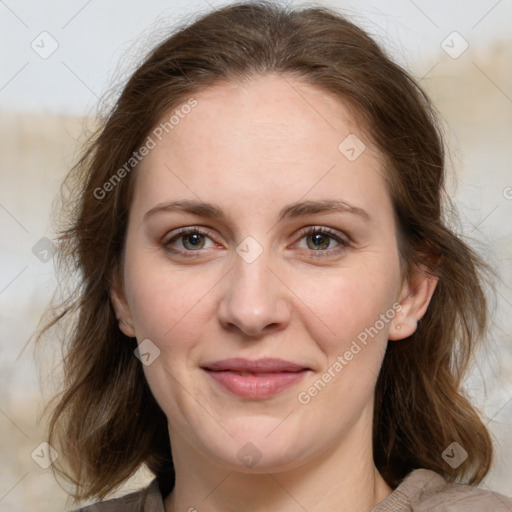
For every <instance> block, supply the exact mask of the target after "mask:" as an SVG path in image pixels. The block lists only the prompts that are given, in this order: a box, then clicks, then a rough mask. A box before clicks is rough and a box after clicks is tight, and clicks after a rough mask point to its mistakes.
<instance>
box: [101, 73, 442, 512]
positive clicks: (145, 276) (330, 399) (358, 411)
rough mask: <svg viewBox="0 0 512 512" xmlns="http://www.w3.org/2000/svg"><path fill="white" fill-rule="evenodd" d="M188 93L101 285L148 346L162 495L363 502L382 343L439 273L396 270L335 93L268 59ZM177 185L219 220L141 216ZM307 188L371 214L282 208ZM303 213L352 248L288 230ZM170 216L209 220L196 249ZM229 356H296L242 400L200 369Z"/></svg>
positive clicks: (380, 491)
mask: <svg viewBox="0 0 512 512" xmlns="http://www.w3.org/2000/svg"><path fill="white" fill-rule="evenodd" d="M194 97H195V98H196V99H197V102H198V104H197V106H196V107H195V108H194V109H193V110H192V111H191V112H190V114H188V115H187V116H186V117H185V118H184V119H182V120H181V121H180V123H179V125H177V126H175V127H174V129H173V130H172V131H169V133H168V134H165V137H164V138H163V139H162V141H159V142H158V144H157V146H156V147H155V148H154V149H152V150H151V151H150V152H149V154H148V155H147V156H146V157H145V158H144V160H143V161H142V163H141V165H140V168H139V170H138V176H137V184H136V189H135V195H134V199H133V204H132V207H131V210H130V217H129V224H128V230H127V238H126V245H125V251H126V252H125V263H124V267H123V275H122V276H121V278H120V279H119V281H118V283H117V284H116V285H115V286H114V287H113V289H112V293H111V296H112V302H113V305H114V308H115V311H116V314H117V317H118V319H119V325H120V328H121V330H122V331H123V332H124V333H125V334H126V335H128V336H135V337H136V338H137V340H138V343H139V344H140V343H141V342H142V341H143V340H145V339H149V340H151V342H152V344H154V345H152V346H156V347H158V349H159V350H160V354H159V356H158V357H157V358H156V359H155V360H154V361H153V362H152V363H151V364H149V365H145V366H144V367H143V368H144V372H145V375H146V377H147V380H148V383H149V385H150V388H151V390H152V392H153V394H154V396H155V398H156V400H157V401H158V403H159V404H160V406H161V407H162V409H163V411H164V412H165V414H166V416H167V418H168V420H169V435H170V440H171V446H172V449H173V457H174V463H175V468H176V474H177V480H176V486H175V488H174V490H173V492H172V493H171V494H170V495H169V496H168V497H167V498H166V500H165V507H166V511H167V512H177V511H187V510H194V508H195V509H197V510H198V511H200V512H214V511H219V512H220V511H223V512H226V511H235V510H236V511H238V510H241V509H243V510H246V511H250V512H255V511H266V512H269V511H270V512H272V511H275V512H277V511H279V512H292V511H293V512H295V511H303V510H304V509H306V510H308V511H309V512H316V511H323V512H325V511H331V510H351V511H352V510H359V511H368V510H371V508H372V507H374V506H375V505H376V504H377V503H378V502H380V501H381V500H383V499H384V498H385V497H386V496H388V495H389V494H390V493H391V492H392V489H391V488H390V487H389V486H388V485H387V484H386V483H385V481H384V480H383V478H382V477H381V475H380V474H379V472H378V471H377V469H376V467H375V465H374V462H373V456H372V418H373V403H374V402H373V401H374V390H375V385H376V380H377V376H378V373H379V369H380V366H381V364H382V360H383V356H384V352H385V349H386V344H387V341H388V339H402V338H405V337H407V336H409V335H410V334H412V333H413V332H414V330H415V329H416V324H417V321H418V319H420V318H421V317H422V316H423V315H424V313H425V310H426V308H427V307H428V303H429V300H430V298H431V296H432V293H433V291H434V288H435V285H436V282H435V280H434V279H433V278H430V277H428V276H426V275H425V274H424V273H422V272H421V269H418V271H417V273H416V276H415V278H414V279H413V280H412V281H410V282H406V283H403V282H402V276H401V275H400V268H399V255H398V248H397V239H396V232H395V224H394V219H393V210H392V204H391V201H390V198H389V195H388V193H387V190H386V187H385V184H384V180H383V177H382V176H383V172H384V170H383V167H382V164H381V160H382V159H381V155H379V153H378V152H377V151H376V150H375V149H374V148H373V147H372V145H371V143H370V141H369V140H368V137H367V136H366V135H365V133H364V131H362V130H361V128H360V127H359V125H358V124H357V123H356V122H355V120H354V119H353V117H352V116H351V114H350V112H349V110H348V109H347V108H346V106H345V105H343V104H342V103H341V102H340V101H339V100H338V99H336V98H334V97H331V96H330V95H327V94H325V93H324V92H322V91H320V90H319V89H317V88H314V87H312V86H310V85H307V84H306V83H304V82H302V81H300V80H298V79H293V78H291V77H286V78H285V77H282V76H273V75H266V76H262V77H257V78H253V79H251V80H250V81H249V82H245V83H243V84H240V83H223V84H218V85H216V86H213V87H209V88H208V89H206V90H204V91H202V92H200V93H199V94H197V95H195V96H194ZM166 118H168V116H164V117H163V118H162V119H166ZM352 133H353V134H356V135H357V137H358V138H359V139H360V140H362V141H363V142H364V143H365V145H366V150H365V151H363V153H362V154H361V155H360V156H359V157H358V158H357V159H356V160H355V161H349V160H348V159H347V158H346V157H345V155H344V154H342V153H341V152H340V151H339V150H338V145H339V144H340V142H342V141H343V140H344V139H345V137H347V135H349V134H352ZM179 199H191V200H201V201H206V202H211V203H215V204H216V205H218V206H219V207H220V208H222V209H223V210H224V212H225V214H226V219H225V220H219V219H211V218H205V217H203V216H200V215H196V214H190V213H184V212H176V211H174V212H172V211H160V212H158V213H154V214H152V215H151V214H150V215H149V216H146V218H144V216H145V214H146V213H147V212H148V211H149V210H151V209H153V208H155V207H156V206H158V205H162V204H165V203H167V202H169V201H174V200H179ZM320 199H342V200H343V201H345V202H346V203H349V204H350V205H353V206H357V207H358V208H361V209H364V210H365V211H366V212H367V214H368V216H369V219H368V220H366V219H364V218H363V217H361V216H360V215H356V214H353V213H348V212H341V213H340V212H333V211H330V212H327V213H325V212H324V213H317V214H308V215H305V216H300V217H297V218H289V219H284V220H279V219H278V215H279V212H280V210H281V208H283V207H284V206H286V205H288V204H290V203H294V202H298V201H306V200H320ZM307 226H315V227H318V228H319V231H320V234H322V228H324V229H325V228H331V229H332V230H333V231H334V232H335V234H336V236H339V237H340V238H341V239H344V240H346V241H348V246H346V247H345V246H344V245H342V244H340V243H339V242H337V241H336V240H335V239H334V238H329V237H327V238H325V236H327V235H324V238H323V239H320V241H318V240H317V241H315V240H314V237H313V236H309V237H308V236H305V235H301V234H300V232H301V230H303V228H305V227H307ZM182 227H196V228H202V229H207V231H208V232H209V235H205V236H204V237H199V244H198V245H199V250H198V249H196V248H195V246H194V245H192V243H191V242H190V236H189V237H188V238H187V237H186V236H185V237H181V238H177V239H174V241H171V242H169V240H170V239H171V238H173V236H174V234H176V231H177V229H178V228H182ZM317 234H318V233H317ZM248 236H251V237H253V238H254V239H255V240H256V241H257V242H258V244H259V245H260V247H261V250H262V253H261V254H260V255H259V257H258V258H256V259H255V260H254V261H252V262H251V263H248V262H247V261H246V260H245V259H244V258H243V257H241V256H239V254H238V253H237V251H236V249H237V247H238V246H240V244H241V243H242V242H243V241H244V239H246V237H248ZM184 238H187V240H184ZM194 240H195V241H196V242H197V239H194ZM166 243H168V244H170V247H172V248H174V249H175V250H181V251H182V252H186V251H188V253H192V252H193V253H194V254H193V257H189V258H187V257H185V256H180V255H178V254H174V253H172V252H169V250H168V249H166V245H165V244H166ZM184 244H186V245H184ZM242 246H243V244H242ZM318 246H320V249H315V248H316V247H318ZM251 250H254V248H253V249H251ZM319 252H323V257H322V255H318V253H319ZM393 304H395V305H396V304H399V305H400V311H399V312H396V314H395V315H394V317H393V318H392V319H391V320H388V321H387V322H384V324H385V325H384V327H383V328H382V329H380V330H379V332H378V334H377V335H375V336H374V337H373V338H370V341H369V342H368V343H367V345H366V346H362V345H361V346H362V349H361V350H360V351H359V352H358V353H357V355H355V356H354V357H353V359H352V360H351V361H349V362H348V363H347V364H346V365H345V366H344V367H343V369H342V371H340V372H339V373H336V377H334V378H332V379H331V381H330V382H329V383H328V384H327V385H326V386H325V387H324V388H323V389H321V391H320V392H318V394H317V395H316V396H314V397H312V398H311V400H310V401H309V403H307V404H302V403H300V402H299V400H298V398H297V396H298V393H299V392H303V391H307V390H308V388H309V387H310V386H311V385H312V384H313V383H314V382H315V381H317V380H318V379H319V378H320V377H321V376H322V374H323V373H324V372H326V371H327V370H328V368H329V367H331V366H332V364H333V363H334V362H335V361H336V360H337V357H338V356H339V355H343V354H344V353H345V352H346V351H347V350H348V349H349V348H350V345H351V343H352V341H353V340H355V339H356V338H357V336H358V334H360V333H361V332H363V331H364V330H365V328H368V327H370V326H374V325H375V323H376V321H377V320H378V319H379V315H381V314H384V313H385V312H387V311H390V310H393ZM397 327H398V328H397ZM230 357H245V358H248V359H258V358H260V357H277V358H281V359H285V360H288V361H292V362H295V363H299V364H301V365H303V366H305V367H308V368H310V371H309V372H308V373H307V374H306V375H305V376H304V378H303V379H302V381H301V382H299V383H298V384H296V385H294V386H292V388H289V389H287V390H285V391H283V392H281V393H279V394H278V395H276V396H273V397H271V398H267V399H263V400H261V399H259V400H252V399H247V398H241V397H238V396H235V395H233V394H230V393H229V392H226V391H224V390H223V389H221V388H220V387H219V386H218V384H217V383H215V382H214V381H213V379H212V378H211V377H210V375H209V374H208V373H206V372H205V371H204V370H202V369H201V365H203V364H204V363H205V362H211V361H215V360H219V359H225V358H230ZM246 443H252V445H254V447H255V448H251V449H252V450H254V452H255V453H256V452H257V453H258V454H260V455H261V458H260V460H259V461H258V462H257V463H256V464H255V465H254V466H252V467H249V466H246V465H244V464H243V463H242V462H241V460H240V459H239V458H238V457H237V453H238V452H239V450H240V449H241V448H242V447H243V446H244V445H245V444H246Z"/></svg>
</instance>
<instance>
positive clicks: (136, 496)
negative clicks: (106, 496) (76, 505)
mask: <svg viewBox="0 0 512 512" xmlns="http://www.w3.org/2000/svg"><path fill="white" fill-rule="evenodd" d="M116 511H122V512H165V509H164V501H163V498H162V495H161V493H160V489H159V487H158V480H157V479H156V478H155V479H154V480H153V481H152V482H151V483H150V484H149V485H148V486H147V487H145V488H144V489H141V490H140V491H135V492H132V493H130V494H126V495H125V496H121V497H120V498H114V499H110V500H106V501H100V502H98V503H93V504H92V505H88V506H86V507H83V508H80V509H78V510H75V511H74V512H116Z"/></svg>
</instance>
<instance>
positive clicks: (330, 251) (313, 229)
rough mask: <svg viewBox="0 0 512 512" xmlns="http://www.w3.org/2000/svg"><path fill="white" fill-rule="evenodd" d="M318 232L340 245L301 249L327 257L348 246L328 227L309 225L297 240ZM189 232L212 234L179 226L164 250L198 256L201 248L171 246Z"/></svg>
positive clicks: (317, 256) (190, 256)
mask: <svg viewBox="0 0 512 512" xmlns="http://www.w3.org/2000/svg"><path fill="white" fill-rule="evenodd" d="M318 233H321V234H323V235H327V236H328V237H329V238H332V239H333V240H335V241H336V242H338V243H339V244H340V246H338V247H336V248H334V249H326V250H322V249H318V250H314V249H303V250H306V251H309V252H311V253H312V256H313V257H315V258H325V257H329V256H332V255H333V252H334V254H338V253H339V252H341V251H343V250H345V249H346V248H347V247H350V243H349V242H348V240H346V239H344V238H342V237H340V236H339V235H338V234H337V232H336V231H333V230H332V229H330V228H326V227H318V226H309V227H307V228H304V229H303V230H301V231H300V232H299V233H298V236H299V241H300V240H302V239H303V238H304V237H307V236H308V235H313V234H318ZM190 234H198V235H202V236H207V237H208V238H210V239H211V238H212V236H211V235H212V234H211V233H210V232H209V231H205V230H203V229H199V228H181V229H179V230H178V232H177V233H176V234H175V235H174V236H172V237H171V238H169V239H168V240H166V241H165V242H164V243H163V246H164V248H165V250H166V251H168V252H170V253H173V254H178V255H181V256H184V257H186V258H196V257H198V256H200V253H201V249H198V250H195V251H194V250H183V249H174V248H171V244H172V243H173V242H174V241H176V240H179V239H180V238H182V237H183V236H185V235H190Z"/></svg>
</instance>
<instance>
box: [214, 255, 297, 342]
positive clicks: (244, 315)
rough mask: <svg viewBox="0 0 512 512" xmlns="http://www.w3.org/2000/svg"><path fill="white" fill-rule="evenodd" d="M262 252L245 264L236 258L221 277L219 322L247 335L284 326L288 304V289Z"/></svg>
mask: <svg viewBox="0 0 512 512" xmlns="http://www.w3.org/2000/svg"><path fill="white" fill-rule="evenodd" d="M264 254H265V253H263V254H262V255H261V256H260V257H259V258H257V259H256V261H253V262H252V263H247V262H246V261H244V260H243V258H241V257H236V259H235V264H234V265H235V266H234V268H233V269H232V271H231V272H229V273H228V275H227V276H226V279H225V280H224V287H225V288H224V293H223V296H222V299H221V301H220V303H219V306H218V309H217V317H218V320H219V322H220V323H221V325H222V326H223V327H224V328H225V329H227V330H229V331H235V330H239V331H241V332H242V333H244V334H245V335H246V336H248V337H251V338H255V337H256V338H258V337H262V336H264V335H265V334H269V333H272V332H273V331H279V330H281V329H284V328H286V326H287V325H288V324H289V322H290V316H291V304H290V302H289V300H288V299H287V292H288V293H289V290H288V288H287V287H286V285H285V284H284V283H283V281H282V280H281V279H280V278H279V276H278V274H277V272H276V271H275V270H273V269H271V268H269V266H268V262H267V259H266V258H265V257H264Z"/></svg>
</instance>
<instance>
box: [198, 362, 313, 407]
mask: <svg viewBox="0 0 512 512" xmlns="http://www.w3.org/2000/svg"><path fill="white" fill-rule="evenodd" d="M201 368H202V369H203V370H204V371H205V372H207V374H208V375H209V376H210V377H211V378H212V380H213V381H214V382H215V383H216V384H217V385H218V386H220V387H221V388H222V389H223V390H224V391H228V392H229V393H231V394H234V395H237V396H240V397H244V398H249V399H263V398H269V397H272V396H274V395H277V394H279V393H280V392H282V391H284V390H285V389H288V388H290V387H291V386H293V385H295V384H297V383H298V382H299V381H300V380H302V379H303V378H304V376H305V374H306V373H307V372H309V371H310V368H307V367H304V366H302V365H300V364H296V363H292V362H290V361H284V360H282V359H272V358H264V359H256V360H248V359H242V358H232V359H224V360H222V361H215V362H213V363H207V364H205V365H203V366H202V367H201Z"/></svg>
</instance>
